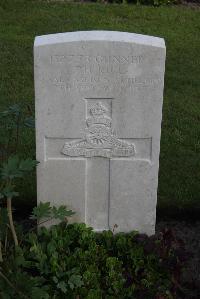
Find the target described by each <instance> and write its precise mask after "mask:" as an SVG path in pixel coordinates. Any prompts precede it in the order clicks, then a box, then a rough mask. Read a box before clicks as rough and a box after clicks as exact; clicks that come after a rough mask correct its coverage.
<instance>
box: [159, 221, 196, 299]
mask: <svg viewBox="0 0 200 299" xmlns="http://www.w3.org/2000/svg"><path fill="white" fill-rule="evenodd" d="M164 228H169V229H171V230H172V231H173V232H174V234H175V236H176V237H177V238H180V239H181V240H183V241H184V244H185V249H186V251H187V252H188V253H189V255H188V260H187V261H186V264H185V269H184V272H183V275H182V282H183V285H184V287H186V288H187V289H188V291H186V293H188V295H187V297H185V296H184V298H186V299H200V221H196V222H186V221H159V222H158V223H157V225H156V232H159V231H160V230H162V229H164ZM181 299H182V298H181Z"/></svg>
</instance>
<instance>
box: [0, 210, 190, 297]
mask: <svg viewBox="0 0 200 299" xmlns="http://www.w3.org/2000/svg"><path fill="white" fill-rule="evenodd" d="M48 209H49V207H48ZM58 210H59V209H58ZM36 214H37V215H38V212H37V213H35V215H36ZM49 214H51V213H49ZM45 217H46V216H45ZM184 259H185V252H184V247H183V244H182V242H181V241H179V240H177V239H176V237H175V236H174V235H173V233H172V232H171V231H169V230H164V231H163V232H162V233H159V234H158V235H155V236H151V237H148V236H146V235H142V234H138V233H137V232H132V233H129V234H124V233H120V234H116V235H114V234H113V233H112V232H111V231H105V232H103V233H95V232H93V230H92V229H91V228H87V227H86V225H85V224H77V223H75V224H68V223H67V222H66V221H65V222H62V223H60V224H59V225H55V226H52V227H51V228H49V229H48V228H46V227H40V228H39V229H38V231H37V232H34V231H32V232H29V233H28V234H26V236H25V237H24V239H23V241H22V243H21V248H18V249H17V250H15V252H13V251H12V250H11V252H10V256H9V258H8V259H7V261H4V262H3V263H2V264H1V273H3V275H4V276H5V277H4V279H3V278H2V281H1V280H0V290H3V291H2V292H5V293H6V295H7V296H8V297H6V298H13V297H14V298H16V299H19V298H20V299H21V298H34V299H35V298H36V297H34V296H36V295H35V294H38V297H37V298H54V299H62V298H70V299H84V298H86V299H103V298H105V299H111V298H112V299H114V298H118V299H129V298H130V299H134V298H135V299H139V298H148V299H155V298H156V299H161V298H163V299H172V298H173V299H174V298H176V296H177V294H178V293H179V292H180V290H181V286H180V281H179V274H180V272H181V268H182V266H183V261H184ZM1 273H0V276H1ZM22 279H23V282H24V283H23V284H22V282H21V281H22ZM8 284H11V285H12V287H10V288H7V286H8ZM26 286H28V288H27V287H26ZM5 290H6V291H5ZM181 291H182V290H181ZM0 295H2V293H1V292H0ZM9 296H10V297H9ZM12 296H13V297H12ZM39 296H40V297H39ZM3 298H4V297H3Z"/></svg>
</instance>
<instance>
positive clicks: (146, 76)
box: [34, 31, 165, 235]
mask: <svg viewBox="0 0 200 299" xmlns="http://www.w3.org/2000/svg"><path fill="white" fill-rule="evenodd" d="M34 58H35V101H36V145H37V160H38V161H39V162H40V164H39V166H38V172H37V186H38V202H40V201H42V202H45V201H50V202H51V203H52V204H54V205H61V204H62V205H63V204H64V205H67V206H68V207H69V208H71V209H73V210H74V211H75V212H76V214H75V216H74V218H73V220H74V221H78V222H85V223H86V224H87V225H89V226H92V227H93V228H94V229H95V230H96V231H102V230H107V229H113V228H114V227H115V232H118V231H123V232H128V231H131V230H138V231H139V232H141V233H147V234H149V235H151V234H153V233H154V230H155V219H156V203H157V184H158V168H159V151H160V133H161V120H162V103H163V86H164V68H165V43H164V40H163V39H162V38H157V37H151V36H145V35H139V34H133V33H126V32H112V31H88V32H86V31H85V32H70V33H59V34H52V35H44V36H38V37H36V39H35V45H34Z"/></svg>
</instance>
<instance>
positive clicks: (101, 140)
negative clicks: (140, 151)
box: [61, 102, 135, 158]
mask: <svg viewBox="0 0 200 299" xmlns="http://www.w3.org/2000/svg"><path fill="white" fill-rule="evenodd" d="M89 111H90V117H88V118H86V128H85V138H84V139H83V140H81V141H72V142H66V143H65V144H64V147H63V149H62V151H61V153H62V154H64V155H67V156H71V157H76V156H85V157H87V158H90V157H105V158H111V157H130V156H134V155H135V145H134V144H133V143H130V142H127V141H123V140H121V139H118V138H117V136H116V134H115V133H114V131H113V128H112V119H111V118H110V117H109V116H107V115H106V113H107V109H106V107H104V106H103V105H102V104H101V102H97V103H96V104H94V105H93V106H91V107H90V110H89Z"/></svg>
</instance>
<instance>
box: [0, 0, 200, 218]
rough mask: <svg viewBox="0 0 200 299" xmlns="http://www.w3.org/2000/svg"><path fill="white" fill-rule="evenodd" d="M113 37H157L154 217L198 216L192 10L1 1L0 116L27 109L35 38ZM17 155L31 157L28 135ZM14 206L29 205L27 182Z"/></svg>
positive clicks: (197, 26)
mask: <svg viewBox="0 0 200 299" xmlns="http://www.w3.org/2000/svg"><path fill="white" fill-rule="evenodd" d="M95 29H104V30H120V31H128V32H135V33H141V34H149V35H154V36H160V37H164V38H165V41H166V46H167V60H166V75H165V92H164V107H163V123H162V139H161V155H160V173H159V188H158V210H159V211H160V213H161V215H162V211H164V213H165V215H167V214H168V213H169V214H173V213H174V214H175V215H177V214H178V213H179V212H182V211H186V213H188V211H192V215H194V212H195V211H200V85H199V79H200V54H199V49H200V39H199V32H200V10H199V9H192V8H187V7H182V6H177V7H175V6H174V7H157V8H155V7H147V6H133V5H113V4H109V5H108V4H107V5H103V4H97V3H67V2H58V1H57V2H53V1H31V0H30V1H28V0H27V1H25V0H21V1H20V0H18V1H16V0H3V1H2V0H1V2H0V57H1V59H0V76H1V80H0V109H1V110H2V109H3V108H5V107H7V106H8V105H10V104H12V103H16V102H23V103H29V104H31V105H32V106H34V79H33V41H34V37H35V36H36V35H43V34H48V33H57V32H65V31H76V30H95ZM23 143H24V145H23V146H22V150H23V151H24V152H25V154H26V152H27V156H28V155H30V153H31V154H32V155H34V152H35V144H34V136H33V134H29V135H27V134H25V136H23ZM21 188H22V190H21V193H22V198H24V199H29V200H31V201H32V202H33V200H34V199H35V198H36V194H35V193H36V191H35V190H36V188H35V180H34V178H33V177H32V178H29V182H28V184H27V183H24V185H23V186H22V187H21Z"/></svg>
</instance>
